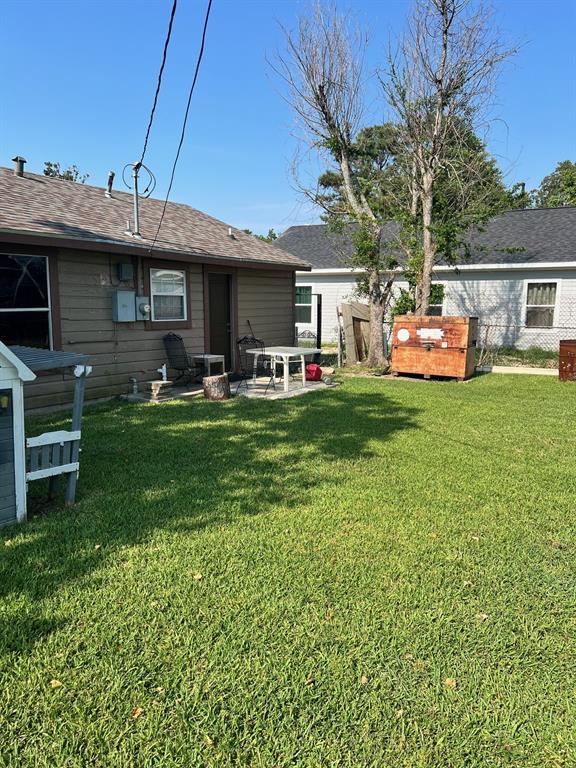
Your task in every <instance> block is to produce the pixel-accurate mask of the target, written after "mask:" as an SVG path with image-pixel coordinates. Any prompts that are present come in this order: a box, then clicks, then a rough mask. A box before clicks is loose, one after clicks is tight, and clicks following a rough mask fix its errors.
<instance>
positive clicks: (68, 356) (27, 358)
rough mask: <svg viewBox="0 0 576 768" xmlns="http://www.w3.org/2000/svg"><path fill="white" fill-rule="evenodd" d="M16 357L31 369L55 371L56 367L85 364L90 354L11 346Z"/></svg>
mask: <svg viewBox="0 0 576 768" xmlns="http://www.w3.org/2000/svg"><path fill="white" fill-rule="evenodd" d="M9 349H10V351H11V352H13V353H14V354H15V355H16V357H18V358H20V360H22V362H23V363H24V365H26V366H28V368H30V370H31V371H34V373H37V372H38V371H53V370H55V369H56V368H71V367H72V366H74V365H85V364H86V363H87V362H88V360H89V359H90V358H89V356H88V355H83V354H80V353H78V352H56V351H52V350H50V349H37V348H36V347H9Z"/></svg>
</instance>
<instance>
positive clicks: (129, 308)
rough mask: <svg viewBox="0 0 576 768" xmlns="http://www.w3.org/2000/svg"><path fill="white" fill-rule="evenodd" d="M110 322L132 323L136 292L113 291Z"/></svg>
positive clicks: (134, 313)
mask: <svg viewBox="0 0 576 768" xmlns="http://www.w3.org/2000/svg"><path fill="white" fill-rule="evenodd" d="M112 320H114V322H115V323H133V322H135V320H136V291H115V292H114V294H113V295H112Z"/></svg>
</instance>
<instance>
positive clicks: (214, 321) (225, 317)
mask: <svg viewBox="0 0 576 768" xmlns="http://www.w3.org/2000/svg"><path fill="white" fill-rule="evenodd" d="M208 302H209V307H210V309H209V313H210V354H211V355H224V358H225V360H226V370H227V371H229V370H231V367H232V365H231V364H232V356H231V349H232V324H231V311H230V275H225V274H218V273H215V274H210V275H208Z"/></svg>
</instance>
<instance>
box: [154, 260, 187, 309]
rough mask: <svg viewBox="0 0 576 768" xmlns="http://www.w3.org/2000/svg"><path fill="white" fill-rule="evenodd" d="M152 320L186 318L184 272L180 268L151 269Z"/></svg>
mask: <svg viewBox="0 0 576 768" xmlns="http://www.w3.org/2000/svg"><path fill="white" fill-rule="evenodd" d="M150 295H151V301H152V320H162V321H170V320H186V319H187V312H188V308H187V306H186V273H185V272H184V270H181V269H151V270H150Z"/></svg>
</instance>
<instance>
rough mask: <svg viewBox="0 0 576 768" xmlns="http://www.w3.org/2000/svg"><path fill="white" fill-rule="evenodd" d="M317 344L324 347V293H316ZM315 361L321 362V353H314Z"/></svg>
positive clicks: (320, 347)
mask: <svg viewBox="0 0 576 768" xmlns="http://www.w3.org/2000/svg"><path fill="white" fill-rule="evenodd" d="M315 296H316V346H317V347H318V349H322V294H321V293H316V294H315ZM314 362H315V363H317V364H320V355H319V354H317V355H314Z"/></svg>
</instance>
